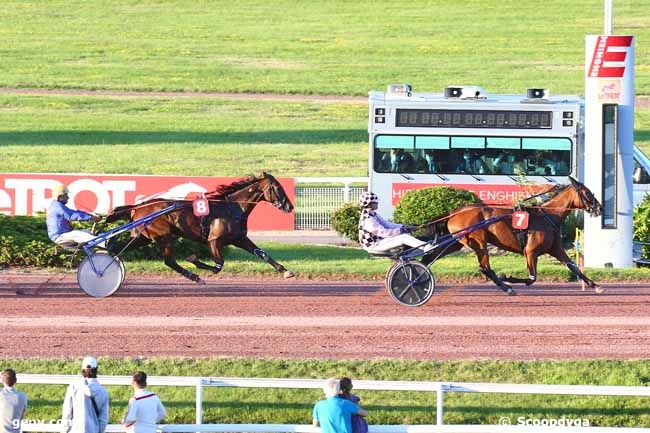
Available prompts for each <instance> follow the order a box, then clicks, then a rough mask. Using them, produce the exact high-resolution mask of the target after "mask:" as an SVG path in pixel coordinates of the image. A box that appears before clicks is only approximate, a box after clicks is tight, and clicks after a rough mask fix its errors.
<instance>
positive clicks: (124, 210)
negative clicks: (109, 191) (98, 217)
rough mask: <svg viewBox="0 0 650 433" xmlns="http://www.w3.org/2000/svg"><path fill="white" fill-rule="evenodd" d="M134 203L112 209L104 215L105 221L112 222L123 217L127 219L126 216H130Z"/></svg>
mask: <svg viewBox="0 0 650 433" xmlns="http://www.w3.org/2000/svg"><path fill="white" fill-rule="evenodd" d="M135 206H136V205H133V204H130V205H126V206H118V207H116V208H115V209H113V212H111V213H110V214H108V216H106V222H107V223H112V222H114V221H119V220H123V219H127V217H130V211H131V209H133V208H134V207H135Z"/></svg>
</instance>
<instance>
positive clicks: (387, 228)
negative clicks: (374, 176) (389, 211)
mask: <svg viewBox="0 0 650 433" xmlns="http://www.w3.org/2000/svg"><path fill="white" fill-rule="evenodd" d="M378 205H379V197H377V194H375V193H373V192H368V191H366V192H363V193H362V194H361V197H360V198H359V206H360V207H361V217H360V218H359V243H360V244H361V246H362V247H363V249H364V250H366V251H368V252H369V253H385V252H386V251H389V250H392V249H393V248H397V247H401V246H406V247H409V248H416V247H422V252H425V253H426V252H428V251H430V250H432V249H433V248H434V247H433V245H432V244H430V243H427V242H424V241H421V240H420V239H418V238H416V237H414V236H411V235H409V234H407V233H410V232H412V231H413V227H411V226H407V225H403V224H395V223H392V222H390V221H386V220H385V219H384V218H382V217H381V216H380V215H379V214H378V213H377V207H378Z"/></svg>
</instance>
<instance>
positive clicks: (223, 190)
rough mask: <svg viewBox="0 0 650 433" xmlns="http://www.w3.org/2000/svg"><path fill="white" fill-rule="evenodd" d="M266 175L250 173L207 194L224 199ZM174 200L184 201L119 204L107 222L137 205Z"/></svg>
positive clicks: (159, 201)
mask: <svg viewBox="0 0 650 433" xmlns="http://www.w3.org/2000/svg"><path fill="white" fill-rule="evenodd" d="M266 176H267V174H266V173H262V174H261V175H260V176H254V175H248V176H246V177H245V178H244V179H242V180H237V181H234V182H232V183H230V184H228V185H220V186H218V187H217V189H215V190H214V191H210V192H207V193H206V194H205V196H206V197H207V198H208V199H223V198H225V197H226V196H228V195H230V194H232V193H234V192H237V191H239V190H242V189H244V188H246V187H247V186H249V185H252V184H254V183H255V182H258V181H260V180H262V179H264V177H266ZM172 201H183V200H175V199H167V198H152V199H150V200H147V201H143V202H141V203H136V204H131V205H126V206H118V207H116V208H115V209H113V211H112V212H111V213H110V214H108V216H107V217H106V222H114V221H118V220H121V219H125V218H126V217H127V216H128V212H129V211H130V210H132V209H134V208H137V207H144V206H147V205H150V204H156V203H161V202H172Z"/></svg>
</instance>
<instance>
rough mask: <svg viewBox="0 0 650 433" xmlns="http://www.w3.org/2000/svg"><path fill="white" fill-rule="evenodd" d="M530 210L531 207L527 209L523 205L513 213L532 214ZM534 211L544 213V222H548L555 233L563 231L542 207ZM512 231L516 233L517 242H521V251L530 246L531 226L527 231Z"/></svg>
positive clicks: (515, 208)
mask: <svg viewBox="0 0 650 433" xmlns="http://www.w3.org/2000/svg"><path fill="white" fill-rule="evenodd" d="M530 209H531V208H529V207H525V206H522V205H517V206H515V207H514V208H513V211H525V212H528V213H531V212H530ZM534 209H535V210H537V211H539V212H541V213H542V215H541V216H542V218H543V219H544V221H546V222H547V223H548V225H550V226H551V227H552V229H553V231H558V230H560V229H561V226H558V224H557V223H556V222H555V221H553V218H552V217H551V215H549V214H547V213H546V212H544V210H543V209H542V208H541V207H536V208H534ZM512 231H514V232H515V237H516V238H517V241H518V242H519V246H520V247H521V250H522V251H523V250H524V248H526V245H527V244H528V234H529V232H530V225H529V226H528V228H525V229H515V228H512Z"/></svg>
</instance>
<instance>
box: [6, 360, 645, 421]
mask: <svg viewBox="0 0 650 433" xmlns="http://www.w3.org/2000/svg"><path fill="white" fill-rule="evenodd" d="M78 362H79V360H78V359H74V360H20V359H16V360H14V359H3V360H0V367H2V368H5V367H8V366H11V367H12V368H14V369H16V370H17V371H18V372H19V373H57V374H77V370H78ZM100 369H101V374H104V375H130V374H132V373H133V372H134V371H136V370H144V371H146V372H147V373H148V374H150V375H161V376H162V375H165V376H170V375H178V376H183V375H188V376H205V377H209V376H231V377H280V378H326V377H332V376H334V377H341V376H350V377H352V378H353V380H354V379H357V380H362V379H365V380H426V381H462V382H494V383H543V384H584V385H630V386H647V385H648V382H649V381H650V379H649V378H650V361H647V360H638V361H530V362H518V361H490V360H481V361H445V362H438V361H433V362H416V361H388V360H377V361H317V360H304V361H300V360H258V359H162V358H161V359H144V360H141V359H124V360H122V359H100ZM100 380H101V378H100ZM18 388H19V389H21V390H23V391H25V392H27V394H28V397H29V399H30V402H29V404H30V407H29V413H28V415H27V418H31V419H34V418H39V419H41V418H43V419H47V420H49V419H56V418H59V417H60V413H61V402H62V399H63V395H64V393H65V386H61V385H20V384H19V385H18ZM152 390H154V391H155V392H156V393H158V394H159V395H160V397H161V399H162V401H163V402H164V404H165V406H166V407H167V409H168V417H167V418H166V419H165V422H167V423H192V422H194V401H195V400H194V388H178V387H152ZM108 391H109V393H110V396H111V413H110V422H111V423H117V422H119V421H120V419H121V418H122V416H123V414H124V412H125V408H126V402H127V400H128V398H129V396H130V395H131V389H130V387H127V386H109V387H108ZM358 394H359V395H360V397H361V398H362V400H361V401H362V404H363V405H364V407H366V408H367V409H368V410H370V414H371V415H370V418H369V421H370V423H371V424H435V411H436V395H435V393H423V392H403V391H400V392H397V391H393V392H388V391H358ZM320 398H322V392H321V391H320V390H291V389H255V388H248V389H245V388H243V389H234V388H206V389H205V390H204V404H203V407H204V413H203V420H204V422H205V423H298V424H309V423H311V410H312V407H313V404H314V403H315V402H316V401H318V400H319V399H320ZM648 403H650V400H649V399H648V398H639V397H585V396H571V395H565V396H560V395H558V396H554V395H546V396H534V395H507V394H461V393H448V394H446V396H445V422H446V423H450V424H459V423H484V424H495V423H497V422H498V420H499V418H500V417H502V416H508V417H511V419H512V420H513V423H515V422H516V421H515V420H516V419H517V418H518V417H520V416H523V417H526V418H560V417H562V416H564V417H566V418H586V419H588V420H589V422H590V424H591V425H592V426H595V425H601V426H613V425H625V426H639V427H641V426H648V425H650V415H649V414H648V410H647V407H648Z"/></svg>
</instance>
